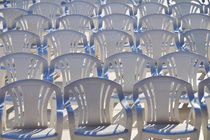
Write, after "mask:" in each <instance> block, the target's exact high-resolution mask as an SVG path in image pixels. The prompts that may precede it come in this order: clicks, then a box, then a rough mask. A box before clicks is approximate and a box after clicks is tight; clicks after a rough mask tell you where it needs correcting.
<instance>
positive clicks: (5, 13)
mask: <svg viewBox="0 0 210 140" xmlns="http://www.w3.org/2000/svg"><path fill="white" fill-rule="evenodd" d="M0 13H1V14H2V17H4V19H5V20H6V23H7V25H8V28H9V29H12V28H14V21H15V19H16V18H17V17H19V16H21V15H27V14H28V12H27V11H26V10H23V9H20V8H2V9H0Z"/></svg>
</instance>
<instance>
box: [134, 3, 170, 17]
mask: <svg viewBox="0 0 210 140" xmlns="http://www.w3.org/2000/svg"><path fill="white" fill-rule="evenodd" d="M167 12H168V8H167V7H166V6H164V5H162V4H160V3H157V2H146V3H143V4H140V5H139V6H137V15H138V17H140V18H141V17H143V16H146V15H151V14H167Z"/></svg>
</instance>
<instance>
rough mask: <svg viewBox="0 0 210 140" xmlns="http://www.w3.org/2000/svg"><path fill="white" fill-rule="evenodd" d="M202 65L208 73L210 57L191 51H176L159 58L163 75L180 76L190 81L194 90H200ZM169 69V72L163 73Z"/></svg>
mask: <svg viewBox="0 0 210 140" xmlns="http://www.w3.org/2000/svg"><path fill="white" fill-rule="evenodd" d="M201 67H202V68H203V69H204V70H203V71H205V72H204V73H205V74H206V73H208V71H209V62H208V59H207V58H206V57H204V56H202V55H199V54H196V53H191V52H182V51H179V52H174V53H170V54H166V55H164V56H162V57H160V58H159V60H158V68H159V69H160V70H161V68H164V69H162V71H160V70H159V73H162V74H163V75H169V76H173V77H177V78H180V79H182V80H184V81H186V82H189V83H190V84H191V85H192V87H193V90H194V91H198V79H199V77H198V73H201ZM163 71H167V72H168V74H167V73H165V74H164V73H163Z"/></svg>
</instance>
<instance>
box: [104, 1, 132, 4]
mask: <svg viewBox="0 0 210 140" xmlns="http://www.w3.org/2000/svg"><path fill="white" fill-rule="evenodd" d="M102 1H104V3H105V4H108V3H113V2H122V3H125V4H129V5H132V4H135V0H102Z"/></svg>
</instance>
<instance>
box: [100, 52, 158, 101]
mask: <svg viewBox="0 0 210 140" xmlns="http://www.w3.org/2000/svg"><path fill="white" fill-rule="evenodd" d="M154 67H155V65H154V60H153V59H152V58H150V57H148V56H146V55H144V54H140V53H136V52H122V53H117V54H114V55H112V56H110V57H108V58H107V59H105V62H104V75H107V76H108V78H109V79H110V80H113V81H115V82H117V83H118V84H120V85H121V86H122V89H123V93H124V95H125V98H126V100H132V95H133V94H132V93H133V86H134V84H135V83H136V82H138V81H140V80H142V79H144V78H146V77H150V76H151V75H153V74H152V73H151V72H152V69H153V72H155V71H154ZM110 72H112V73H110Z"/></svg>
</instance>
